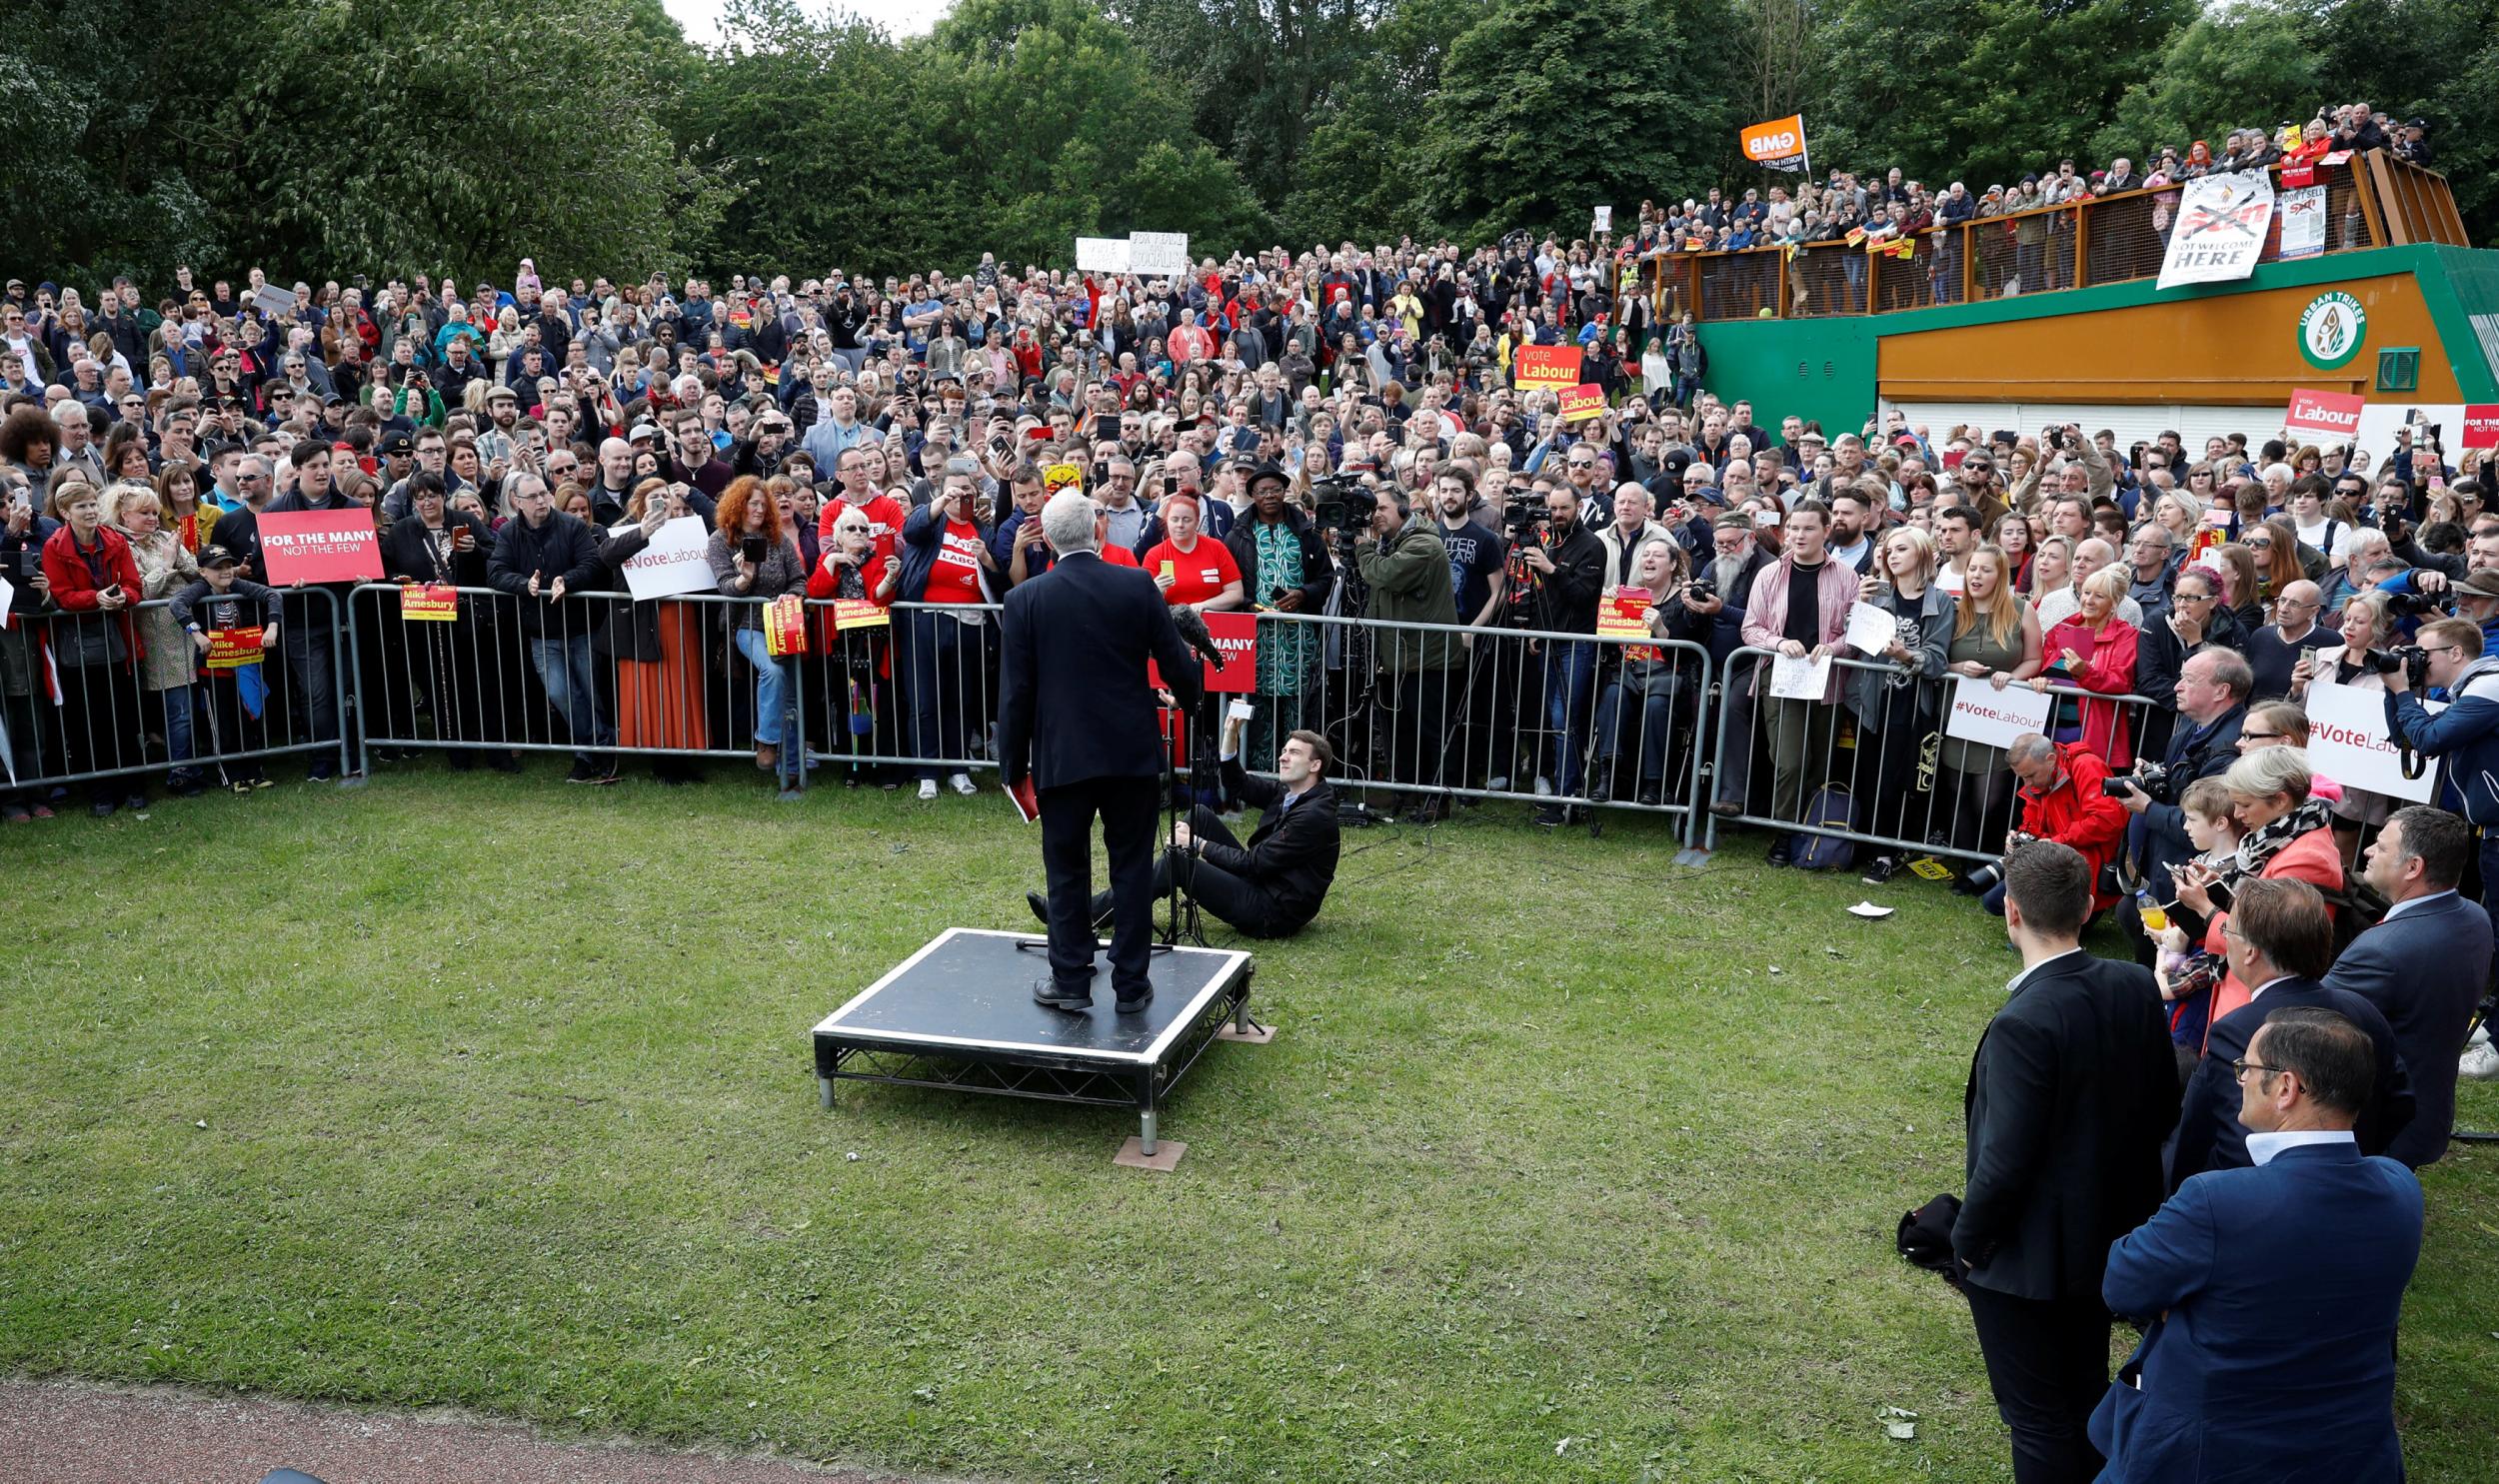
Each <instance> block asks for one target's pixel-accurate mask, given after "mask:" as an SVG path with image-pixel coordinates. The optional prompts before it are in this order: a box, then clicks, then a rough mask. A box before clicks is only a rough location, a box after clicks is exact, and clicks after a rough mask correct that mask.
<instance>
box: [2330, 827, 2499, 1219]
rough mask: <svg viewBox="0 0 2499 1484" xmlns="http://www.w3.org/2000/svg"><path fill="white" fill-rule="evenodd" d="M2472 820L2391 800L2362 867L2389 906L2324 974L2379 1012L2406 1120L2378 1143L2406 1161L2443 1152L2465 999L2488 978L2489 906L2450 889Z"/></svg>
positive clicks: (2466, 1014)
mask: <svg viewBox="0 0 2499 1484" xmlns="http://www.w3.org/2000/svg"><path fill="white" fill-rule="evenodd" d="M2472 852H2473V826H2471V825H2470V824H2467V823H2465V822H2464V820H2463V819H2462V818H2461V817H2459V816H2458V815H2455V814H2451V813H2449V812H2447V811H2446V810H2445V809H2440V808H2432V807H2430V806H2429V805H2428V804H2422V803H2416V804H2413V805H2410V806H2409V807H2406V808H2400V809H2397V810H2396V811H2395V813H2394V815H2393V817H2391V818H2389V819H2388V820H2387V821H2386V828H2385V829H2384V830H2383V831H2381V832H2380V833H2379V835H2378V837H2377V843H2375V844H2373V845H2371V846H2370V847H2369V856H2368V860H2367V863H2366V866H2365V868H2364V871H2363V875H2364V878H2365V879H2366V880H2367V881H2368V883H2369V884H2370V885H2372V886H2374V887H2376V888H2377V889H2378V891H2379V893H2380V894H2381V895H2383V896H2384V897H2385V898H2386V899H2387V900H2388V901H2389V902H2391V903H2393V905H2391V906H2389V907H2388V908H2387V909H2386V916H2385V917H2384V919H2382V920H2381V921H2380V922H2379V923H2378V925H2377V926H2375V927H2372V928H2370V929H2369V930H2368V931H2366V932H2364V933H2362V934H2360V935H2359V936H2358V937H2356V938H2354V939H2352V941H2351V945H2350V946H2349V947H2346V948H2345V949H2343V954H2342V956H2341V957H2340V958H2337V959H2336V960H2334V967H2333V968H2332V970H2330V971H2329V972H2328V973H2327V974H2326V976H2325V985H2326V987H2327V988H2329V989H2348V990H2351V991H2352V992H2353V993H2355V994H2358V995H2359V996H2360V997H2362V998H2363V999H2366V1000H2368V1001H2369V1002H2370V1003H2371V1004H2373V1005H2376V1006H2377V1007H2378V1010H2379V1012H2380V1013H2382V1014H2384V1015H2385V1016H2386V1023H2387V1024H2388V1026H2390V1027H2391V1028H2392V1029H2393V1030H2394V1032H2395V1046H2396V1049H2397V1050H2399V1051H2401V1052H2402V1053H2403V1060H2404V1067H2405V1069H2406V1070H2407V1071H2409V1072H2410V1073H2411V1077H2412V1097H2413V1112H2412V1121H2411V1122H2410V1123H2408V1124H2406V1125H2405V1126H2404V1129H2403V1131H2402V1132H2401V1133H2398V1134H2397V1135H2395V1138H2394V1141H2393V1142H2392V1143H2390V1144H2388V1145H2387V1146H2386V1152H2387V1154H2388V1156H2389V1157H2391V1158H2395V1159H2400V1160H2402V1161H2403V1162H2404V1163H2405V1164H2406V1165H2409V1166H2410V1167H2412V1168H2413V1169H2419V1168H2420V1167H2421V1166H2422V1165H2425V1164H2429V1163H2431V1162H2433V1161H2434V1160H2436V1159H2437V1158H2438V1156H2439V1155H2441V1154H2444V1153H2445V1152H2447V1136H2448V1134H2449V1133H2451V1132H2452V1131H2453V1130H2454V1128H2455V1122H2456V1057H2457V1055H2458V1053H2460V1052H2461V1051H2462V1050H2463V1049H2464V1028H2465V1026H2466V1024H2467V1023H2468V1022H2469V1021H2470V1020H2471V1019H2472V1016H2473V1006H2474V1003H2475V1002H2476V1001H2477V1000H2479V999H2480V997H2481V994H2482V989H2483V986H2484V985H2485V984H2487V983H2488V982H2489V980H2490V955H2491V947H2490V944H2491V935H2490V914H2489V913H2488V912H2486V911H2484V910H2483V909H2482V904H2481V903H2480V902H2477V901H2467V900H2466V899H2465V898H2464V897H2463V896H2462V895H2461V894H2459V893H2458V892H2457V890H2456V883H2457V882H2458V881H2459V880H2461V879H2463V877H2464V863H2465V861H2466V860H2468V859H2470V858H2471V857H2472Z"/></svg>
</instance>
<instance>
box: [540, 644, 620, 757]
mask: <svg viewBox="0 0 2499 1484" xmlns="http://www.w3.org/2000/svg"><path fill="white" fill-rule="evenodd" d="M530 664H531V665H533V666H535V667H536V668H537V670H538V681H539V684H540V685H543V686H545V687H546V688H547V701H548V703H549V704H550V705H552V706H553V707H554V708H555V709H556V711H557V713H558V714H560V715H561V716H562V717H563V718H564V725H565V727H566V728H567V729H568V730H570V731H571V732H572V734H573V746H574V748H575V750H574V753H573V755H574V756H575V757H577V758H579V759H580V760H582V761H584V762H588V761H589V760H591V759H590V753H589V751H587V750H584V749H583V745H582V744H583V743H585V742H587V743H589V745H590V746H591V747H595V748H598V749H600V750H602V751H604V750H606V749H607V748H609V747H612V746H615V745H616V729H615V728H613V727H610V726H608V725H607V724H606V723H604V722H602V721H601V720H600V719H599V706H598V700H597V697H598V693H597V692H595V691H593V690H592V689H591V678H590V636H589V635H587V634H576V635H572V636H570V637H569V638H564V639H548V638H546V637H545V636H543V635H542V636H538V637H535V638H532V639H531V640H530Z"/></svg>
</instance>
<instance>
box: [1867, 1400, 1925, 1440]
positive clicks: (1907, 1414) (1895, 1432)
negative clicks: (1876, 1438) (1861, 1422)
mask: <svg viewBox="0 0 2499 1484" xmlns="http://www.w3.org/2000/svg"><path fill="white" fill-rule="evenodd" d="M1874 1415H1875V1416H1877V1417H1879V1418H1881V1419H1882V1423H1883V1431H1884V1432H1885V1433H1886V1434H1888V1435H1889V1436H1891V1437H1893V1438H1895V1439H1898V1440H1899V1441H1901V1442H1904V1443H1905V1442H1907V1441H1909V1440H1910V1439H1912V1438H1914V1437H1916V1436H1917V1414H1916V1413H1915V1412H1912V1411H1910V1410H1909V1409H1908V1408H1906V1407H1885V1408H1883V1409H1882V1410H1881V1411H1879V1412H1877V1413H1875V1414H1874Z"/></svg>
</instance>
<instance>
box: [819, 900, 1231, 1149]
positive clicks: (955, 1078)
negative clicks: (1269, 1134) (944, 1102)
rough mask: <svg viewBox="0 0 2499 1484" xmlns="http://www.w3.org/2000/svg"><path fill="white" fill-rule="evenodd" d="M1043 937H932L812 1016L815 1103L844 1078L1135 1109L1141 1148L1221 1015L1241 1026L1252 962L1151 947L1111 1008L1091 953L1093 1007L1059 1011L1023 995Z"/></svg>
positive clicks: (1041, 968)
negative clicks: (1141, 999)
mask: <svg viewBox="0 0 2499 1484" xmlns="http://www.w3.org/2000/svg"><path fill="white" fill-rule="evenodd" d="M985 940H995V941H985ZM1026 944H1030V945H1032V946H1031V947H1029V948H1028V947H1024V946H1021V945H1026ZM1047 944H1048V939H1046V938H1044V937H1042V936H1040V935H1039V934H1035V933H1022V932H1001V931H996V930H994V929H990V928H980V927H950V928H948V929H947V930H946V931H944V932H942V933H939V934H938V935H937V936H936V937H934V938H932V939H930V940H929V941H928V942H927V943H925V944H923V945H922V946H921V948H920V950H919V951H918V952H916V953H914V954H912V955H911V956H910V957H909V958H906V959H904V960H903V961H902V962H901V963H899V964H897V965H895V966H894V967H893V968H892V969H891V970H889V971H888V972H887V973H886V974H885V976H884V977H882V978H880V979H878V980H877V981H876V982H875V983H873V984H871V985H869V986H868V987H867V988H866V989H863V990H861V991H860V992H859V993H858V994H857V995H854V996H853V997H852V998H851V999H850V1001H849V1002H848V1003H846V1004H844V1005H843V1006H842V1007H841V1008H840V1009H838V1010H835V1011H834V1012H833V1013H832V1014H830V1015H827V1016H826V1017H825V1018H824V1019H822V1020H820V1021H818V1022H817V1024H816V1029H815V1031H814V1039H815V1045H816V1089H817V1096H818V1099H819V1101H820V1102H821V1104H822V1105H823V1106H824V1107H826V1108H828V1109H830V1108H831V1107H832V1106H833V1093H834V1084H835V1083H836V1082H838V1081H842V1080H845V1079H847V1080H851V1081H859V1082H888V1083H893V1084H895V1085H898V1086H905V1087H938V1088H946V1089H950V1090H954V1091H960V1092H987V1093H993V1094H997V1095H1001V1096H1006V1097H1029V1098H1035V1099H1038V1100H1041V1101H1044V1102H1073V1103H1091V1104H1094V1105H1097V1106H1101V1107H1124V1108H1134V1109H1136V1110H1137V1116H1138V1144H1139V1148H1140V1151H1141V1152H1143V1153H1145V1154H1148V1155H1151V1154H1153V1153H1154V1152H1155V1149H1156V1142H1155V1139H1156V1125H1157V1123H1158V1121H1159V1118H1160V1115H1161V1113H1162V1110H1163V1104H1164V1101H1165V1099H1167V1098H1168V1097H1169V1096H1170V1095H1171V1093H1172V1089H1173V1088H1175V1087H1176V1086H1178V1085H1179V1083H1180V1080H1181V1078H1182V1077H1184V1076H1186V1075H1187V1074H1188V1072H1189V1069H1190V1068H1191V1067H1193V1066H1195V1065H1197V1063H1198V1058H1199V1057H1200V1056H1202V1055H1204V1054H1205V1052H1206V1049H1207V1047H1208V1046H1210V1045H1212V1044H1214V1042H1215V1041H1216V1040H1217V1039H1218V1037H1219V1035H1220V1034H1221V1033H1222V1032H1223V1031H1224V1029H1225V1028H1226V1026H1227V1025H1229V1026H1230V1027H1231V1028H1232V1029H1233V1030H1234V1031H1235V1032H1237V1033H1242V1034H1247V1033H1248V1032H1249V1030H1250V1026H1251V1022H1250V979H1251V977H1252V976H1253V975H1254V974H1255V972H1256V966H1255V964H1254V963H1253V962H1252V961H1251V959H1250V954H1249V953H1247V952H1244V951H1241V950H1239V949H1232V948H1192V947H1178V948H1170V949H1165V948H1163V947H1160V946H1158V947H1157V948H1156V950H1155V955H1154V963H1153V967H1152V969H1151V973H1152V975H1153V978H1154V983H1155V997H1154V1000H1153V1001H1152V1003H1150V1004H1149V1005H1148V1006H1147V1008H1146V1009H1145V1010H1144V1011H1143V1012H1142V1013H1139V1014H1135V1015H1120V1014H1118V1013H1117V1012H1116V1011H1115V1010H1114V1009H1113V1007H1112V1004H1111V1001H1110V980H1109V969H1108V967H1107V966H1106V965H1104V964H1103V963H1101V962H1100V961H1099V960H1097V963H1096V969H1095V974H1096V978H1095V986H1096V987H1095V1003H1094V1008H1093V1010H1092V1011H1091V1012H1089V1013H1086V1014H1071V1013H1068V1012H1066V1011H1062V1010H1053V1009H1048V1008H1046V1007H1044V1006H1042V1005H1039V1004H1036V1003H1034V1001H1033V999H1032V981H1033V980H1034V978H1036V977H1038V976H1039V975H1040V974H1044V973H1047V972H1048V968H1047V964H1046V961H1045V960H1044V959H1043V958H1042V957H1041V956H1040V951H1041V950H1042V949H1043V948H1046V947H1047ZM1002 946H1004V948H1005V957H1004V958H1001V957H1000V953H999V950H1000V948H1001V947H1002ZM992 960H996V961H995V962H993V961H992ZM949 975H952V976H955V977H958V978H963V977H966V976H971V975H978V976H979V984H980V987H979V989H978V990H976V991H975V992H971V993H967V992H965V990H964V988H962V987H960V986H953V985H948V986H943V987H941V983H940V981H941V980H943V979H944V978H946V977H947V976H949ZM990 991H995V992H990ZM1124 1022H1126V1023H1124Z"/></svg>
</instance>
